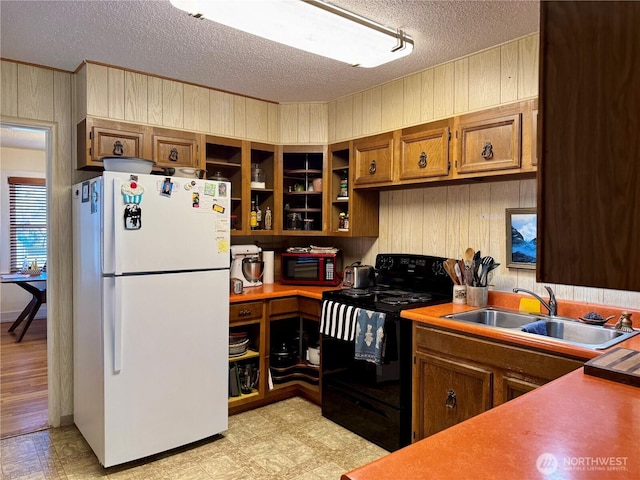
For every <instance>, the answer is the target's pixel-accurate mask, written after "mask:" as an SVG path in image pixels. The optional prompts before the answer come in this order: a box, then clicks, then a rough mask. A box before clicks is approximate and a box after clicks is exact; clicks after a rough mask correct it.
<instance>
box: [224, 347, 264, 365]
mask: <svg viewBox="0 0 640 480" xmlns="http://www.w3.org/2000/svg"><path fill="white" fill-rule="evenodd" d="M259 356H260V352H258V351H257V350H247V351H246V352H245V353H243V354H242V355H238V356H237V357H229V361H230V362H242V361H243V360H249V359H251V358H258V357H259Z"/></svg>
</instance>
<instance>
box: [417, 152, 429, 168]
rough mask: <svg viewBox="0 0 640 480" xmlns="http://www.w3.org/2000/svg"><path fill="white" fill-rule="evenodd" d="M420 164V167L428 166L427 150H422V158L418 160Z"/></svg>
mask: <svg viewBox="0 0 640 480" xmlns="http://www.w3.org/2000/svg"><path fill="white" fill-rule="evenodd" d="M418 166H419V167H420V168H424V167H426V166H427V154H426V153H425V152H422V153H421V154H420V160H418Z"/></svg>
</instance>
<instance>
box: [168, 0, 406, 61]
mask: <svg viewBox="0 0 640 480" xmlns="http://www.w3.org/2000/svg"><path fill="white" fill-rule="evenodd" d="M171 3H172V4H173V5H174V6H175V7H176V8H179V9H181V10H184V11H186V12H188V13H189V14H191V15H193V16H196V17H204V18H206V19H209V20H211V21H214V22H217V23H221V24H223V25H227V26H229V27H232V28H235V29H237V30H242V31H243V32H247V33H250V34H252V35H257V36H259V37H262V38H266V39H269V40H272V41H274V42H278V43H281V44H284V45H288V46H291V47H294V48H298V49H300V50H305V51H307V52H311V53H315V54H317V55H322V56H324V57H328V58H332V59H334V60H338V61H341V62H345V63H348V64H349V65H356V66H360V67H366V68H371V67H377V66H378V65H382V64H384V63H387V62H391V61H393V60H396V59H398V58H402V57H405V56H407V55H409V54H410V53H411V52H412V51H413V41H412V40H411V38H410V37H408V36H406V35H404V34H403V33H402V32H400V31H394V30H392V29H390V28H387V27H384V26H382V25H379V24H377V23H374V22H371V21H369V20H367V19H365V18H363V17H360V16H358V15H355V14H353V13H350V12H347V11H346V10H343V9H340V8H338V7H335V6H333V5H329V4H327V3H325V2H320V1H317V0H235V1H233V0H231V1H229V0H216V1H207V0H203V1H198V0H171Z"/></svg>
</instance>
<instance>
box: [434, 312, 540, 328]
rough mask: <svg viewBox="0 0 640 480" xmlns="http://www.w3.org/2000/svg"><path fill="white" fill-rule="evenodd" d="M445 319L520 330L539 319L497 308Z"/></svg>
mask: <svg viewBox="0 0 640 480" xmlns="http://www.w3.org/2000/svg"><path fill="white" fill-rule="evenodd" d="M444 318H451V319H453V320H462V321H465V322H472V323H481V324H483V325H489V326H492V327H502V328H520V327H521V326H522V325H526V324H527V323H531V322H535V321H536V320H538V317H537V316H535V315H531V314H530V313H518V312H512V311H510V310H498V309H495V308H482V309H480V310H471V311H469V312H463V313H454V314H451V315H446V316H445V317H444Z"/></svg>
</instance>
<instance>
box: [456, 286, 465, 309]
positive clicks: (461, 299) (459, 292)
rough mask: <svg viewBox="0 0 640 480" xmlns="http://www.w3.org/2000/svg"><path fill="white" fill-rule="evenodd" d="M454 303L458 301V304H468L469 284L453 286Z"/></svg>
mask: <svg viewBox="0 0 640 480" xmlns="http://www.w3.org/2000/svg"><path fill="white" fill-rule="evenodd" d="M453 303H456V304H458V305H466V303H467V286H466V285H454V286H453Z"/></svg>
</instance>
